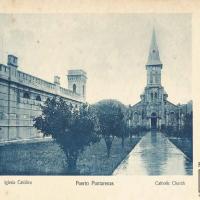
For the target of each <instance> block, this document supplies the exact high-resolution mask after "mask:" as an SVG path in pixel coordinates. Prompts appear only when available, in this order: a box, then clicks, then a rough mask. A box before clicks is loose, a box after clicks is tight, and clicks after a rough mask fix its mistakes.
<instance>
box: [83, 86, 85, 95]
mask: <svg viewBox="0 0 200 200" xmlns="http://www.w3.org/2000/svg"><path fill="white" fill-rule="evenodd" d="M83 96H85V85H83Z"/></svg>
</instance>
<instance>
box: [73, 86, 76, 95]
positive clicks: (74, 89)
mask: <svg viewBox="0 0 200 200" xmlns="http://www.w3.org/2000/svg"><path fill="white" fill-rule="evenodd" d="M73 92H74V93H76V84H73Z"/></svg>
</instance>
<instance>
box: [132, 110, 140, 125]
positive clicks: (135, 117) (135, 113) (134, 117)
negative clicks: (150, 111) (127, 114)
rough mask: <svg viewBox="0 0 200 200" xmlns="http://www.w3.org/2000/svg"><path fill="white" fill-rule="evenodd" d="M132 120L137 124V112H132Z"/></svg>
mask: <svg viewBox="0 0 200 200" xmlns="http://www.w3.org/2000/svg"><path fill="white" fill-rule="evenodd" d="M133 120H134V122H135V123H136V124H137V123H138V122H139V115H138V113H137V112H134V114H133Z"/></svg>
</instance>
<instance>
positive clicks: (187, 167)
mask: <svg viewBox="0 0 200 200" xmlns="http://www.w3.org/2000/svg"><path fill="white" fill-rule="evenodd" d="M113 175H192V162H191V160H190V159H188V158H187V157H186V156H185V154H184V153H183V152H182V151H181V150H180V149H178V148H177V147H176V146H175V145H174V144H172V143H171V142H170V141H169V140H168V138H167V137H165V136H164V135H163V134H162V133H160V132H148V133H147V134H146V135H145V136H144V137H143V138H142V139H141V140H140V142H139V143H138V144H137V145H136V146H135V148H134V149H133V150H132V151H131V152H130V154H129V155H128V156H127V157H126V158H125V159H124V161H122V163H121V164H120V165H119V166H118V167H117V168H116V170H115V171H114V173H113Z"/></svg>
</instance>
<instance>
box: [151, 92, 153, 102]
mask: <svg viewBox="0 0 200 200" xmlns="http://www.w3.org/2000/svg"><path fill="white" fill-rule="evenodd" d="M151 101H153V92H151Z"/></svg>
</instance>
